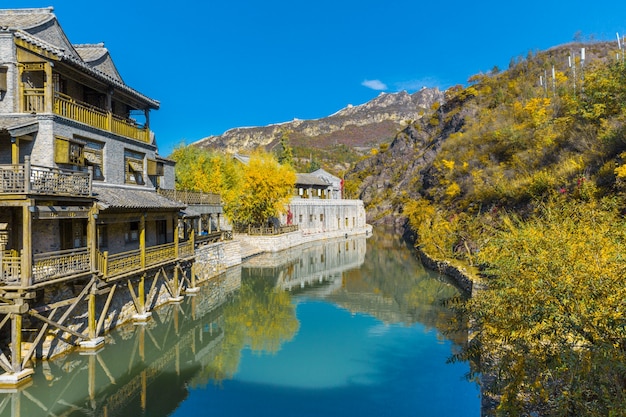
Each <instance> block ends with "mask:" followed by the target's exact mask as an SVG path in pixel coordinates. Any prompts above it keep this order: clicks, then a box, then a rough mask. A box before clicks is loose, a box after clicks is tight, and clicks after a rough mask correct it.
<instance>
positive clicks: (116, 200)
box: [93, 185, 185, 210]
mask: <svg viewBox="0 0 626 417" xmlns="http://www.w3.org/2000/svg"><path fill="white" fill-rule="evenodd" d="M93 195H94V197H95V198H96V200H97V202H98V207H99V208H100V210H106V209H139V210H143V209H145V210H148V209H165V210H180V209H183V208H185V205H184V204H182V203H179V202H177V201H172V200H170V199H168V198H165V197H163V196H161V195H159V194H157V193H156V191H153V190H140V189H135V188H122V187H104V186H98V185H94V186H93Z"/></svg>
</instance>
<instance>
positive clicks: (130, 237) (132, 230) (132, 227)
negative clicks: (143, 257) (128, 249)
mask: <svg viewBox="0 0 626 417" xmlns="http://www.w3.org/2000/svg"><path fill="white" fill-rule="evenodd" d="M124 241H125V242H126V243H131V242H137V241H139V222H136V221H135V222H130V223H128V229H127V230H126V232H125V233H124Z"/></svg>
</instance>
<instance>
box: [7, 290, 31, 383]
mask: <svg viewBox="0 0 626 417" xmlns="http://www.w3.org/2000/svg"><path fill="white" fill-rule="evenodd" d="M16 301H21V300H16ZM9 314H10V315H11V372H6V373H4V374H2V375H0V388H3V389H4V388H8V389H11V388H17V387H19V386H21V385H23V384H25V383H27V382H29V381H30V377H31V375H32V374H33V373H34V370H33V369H32V368H23V367H22V313H9Z"/></svg>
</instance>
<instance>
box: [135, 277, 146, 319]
mask: <svg viewBox="0 0 626 417" xmlns="http://www.w3.org/2000/svg"><path fill="white" fill-rule="evenodd" d="M137 292H138V295H137V298H138V299H139V308H140V310H141V311H140V312H139V314H142V315H143V314H146V274H145V273H143V274H141V278H140V279H139V288H138V289H137Z"/></svg>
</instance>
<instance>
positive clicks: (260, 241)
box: [233, 225, 372, 255]
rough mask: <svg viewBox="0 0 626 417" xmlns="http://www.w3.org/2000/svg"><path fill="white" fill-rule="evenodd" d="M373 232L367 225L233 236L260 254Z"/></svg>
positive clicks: (367, 234) (366, 234)
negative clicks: (315, 231) (331, 229)
mask: <svg viewBox="0 0 626 417" xmlns="http://www.w3.org/2000/svg"><path fill="white" fill-rule="evenodd" d="M371 234H372V226H370V225H365V226H364V227H362V228H355V229H350V230H336V231H332V232H328V231H326V232H322V233H310V232H309V233H307V232H303V231H302V230H298V231H296V232H291V233H284V234H282V235H272V236H248V235H246V234H235V235H234V236H233V237H234V239H235V240H238V241H241V242H242V245H245V246H246V247H248V248H255V249H256V253H253V254H255V255H256V254H259V253H264V252H280V251H283V250H285V249H290V248H293V247H296V246H300V245H303V244H305V243H310V242H315V241H320V240H328V239H336V238H340V237H347V236H358V235H365V236H369V235H371ZM247 253H248V254H250V253H251V251H250V250H248V251H247Z"/></svg>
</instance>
